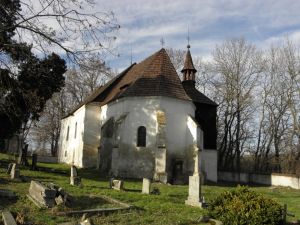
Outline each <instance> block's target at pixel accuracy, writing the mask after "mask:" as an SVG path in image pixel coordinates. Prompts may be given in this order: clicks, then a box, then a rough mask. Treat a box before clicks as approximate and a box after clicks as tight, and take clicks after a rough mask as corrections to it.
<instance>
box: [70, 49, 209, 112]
mask: <svg viewBox="0 0 300 225" xmlns="http://www.w3.org/2000/svg"><path fill="white" fill-rule="evenodd" d="M188 52H189V51H188ZM187 57H191V55H190V54H189V56H187ZM191 62H192V61H191ZM189 66H190V65H189ZM192 66H193V65H192ZM131 96H132V97H133V96H167V97H171V98H177V99H182V100H188V101H194V99H195V100H199V98H198V97H197V98H195V96H198V95H197V94H196V92H195V91H193V94H192V95H191V93H187V92H186V91H185V90H184V87H183V85H182V83H181V80H180V79H179V76H178V74H177V72H176V70H175V68H174V66H173V64H172V62H171V60H170V58H169V56H168V54H167V52H166V50H165V49H164V48H162V49H160V50H159V51H158V52H156V53H154V54H153V55H151V56H150V57H148V58H146V59H145V60H143V61H142V62H140V63H138V64H133V65H131V66H129V67H128V68H127V69H125V70H124V71H123V72H122V73H120V74H119V75H118V76H116V77H115V78H113V79H112V80H111V81H109V82H108V83H107V84H106V85H104V86H102V87H100V88H98V89H97V90H95V91H94V92H93V93H92V94H91V95H90V96H88V97H87V98H86V99H85V100H84V101H83V102H82V103H81V104H79V105H78V106H77V107H75V109H73V110H72V111H71V112H70V113H69V114H68V115H67V116H69V115H71V114H73V113H74V112H75V111H76V110H77V109H79V108H80V107H81V106H83V105H85V104H87V103H90V102H99V105H100V106H101V105H105V104H107V103H108V102H111V101H114V100H116V99H119V98H122V97H131ZM206 98H207V97H206Z"/></svg>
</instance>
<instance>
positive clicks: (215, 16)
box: [94, 0, 300, 70]
mask: <svg viewBox="0 0 300 225" xmlns="http://www.w3.org/2000/svg"><path fill="white" fill-rule="evenodd" d="M95 3H96V5H95V6H94V9H95V10H96V11H102V12H103V11H106V12H107V11H113V12H114V14H115V17H116V19H117V21H118V23H119V24H120V26H121V28H120V30H119V31H117V32H116V37H117V39H116V41H115V42H114V44H113V46H114V48H115V50H116V52H117V53H118V54H119V56H118V57H116V56H113V55H109V56H108V57H107V59H106V61H107V63H108V65H109V66H110V67H111V68H113V69H117V70H122V69H124V68H126V67H127V66H129V65H130V61H131V49H132V59H133V62H140V61H141V60H143V59H144V58H146V57H148V56H149V55H151V54H153V53H154V52H156V51H158V50H159V49H160V48H161V47H162V44H161V39H162V38H163V39H164V46H163V47H164V48H175V49H182V50H185V49H186V46H187V37H188V30H189V37H190V45H191V53H192V55H193V56H195V57H196V56H197V57H202V58H203V59H204V60H205V59H208V60H209V59H210V58H211V52H212V51H213V49H214V48H215V46H216V45H218V44H221V43H222V42H223V41H225V40H226V39H231V38H239V37H244V38H245V39H247V41H249V42H250V43H253V44H256V45H257V46H258V48H261V49H264V48H267V47H269V46H270V45H271V44H272V43H273V44H280V43H281V42H282V41H283V40H284V39H285V38H286V37H287V36H288V37H289V39H291V40H292V41H295V42H298V41H300V13H299V11H300V1H299V0H260V1H258V0H257V1H256V0H249V1H243V0H198V1H197V0H194V1H190V0H180V1H175V0H173V1H170V0H139V1H138V0H95Z"/></svg>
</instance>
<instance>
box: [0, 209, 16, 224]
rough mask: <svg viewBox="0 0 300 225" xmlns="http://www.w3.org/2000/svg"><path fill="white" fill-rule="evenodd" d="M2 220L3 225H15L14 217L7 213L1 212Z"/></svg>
mask: <svg viewBox="0 0 300 225" xmlns="http://www.w3.org/2000/svg"><path fill="white" fill-rule="evenodd" d="M2 219H3V222H4V225H17V223H16V221H15V219H14V217H13V216H12V214H11V213H10V212H9V211H3V212H2Z"/></svg>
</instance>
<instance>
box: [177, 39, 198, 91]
mask: <svg viewBox="0 0 300 225" xmlns="http://www.w3.org/2000/svg"><path fill="white" fill-rule="evenodd" d="M190 48H191V46H190V45H189V44H188V46H187V53H186V56H185V60H184V66H183V69H182V70H181V72H182V74H183V78H182V83H187V82H188V83H192V84H193V85H195V83H196V81H195V76H196V72H197V70H196V69H195V67H194V63H193V59H192V56H191V52H190Z"/></svg>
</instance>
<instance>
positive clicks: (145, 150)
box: [100, 97, 217, 181]
mask: <svg viewBox="0 0 300 225" xmlns="http://www.w3.org/2000/svg"><path fill="white" fill-rule="evenodd" d="M159 111H162V112H164V113H165V117H166V149H167V160H170V159H183V160H185V159H187V158H189V160H187V161H185V164H187V162H188V161H191V159H193V155H192V154H193V152H192V151H193V150H194V148H193V146H194V145H195V144H196V145H203V141H199V140H198V139H199V137H200V136H203V135H200V134H199V131H198V130H199V128H198V129H197V124H195V122H194V121H192V119H191V117H194V114H195V106H194V104H193V103H192V102H190V101H182V100H178V99H173V98H168V97H131V98H123V99H120V100H118V101H115V102H113V103H110V104H108V105H105V106H103V107H102V108H101V116H100V121H101V124H104V123H105V122H106V121H107V120H108V119H110V118H112V117H114V119H118V118H119V117H120V116H122V115H125V114H126V115H127V116H126V118H125V120H124V121H123V123H122V126H121V128H122V130H121V131H120V137H119V138H120V145H119V158H120V160H121V161H122V162H119V163H118V164H119V168H120V170H124V171H125V170H126V171H127V172H128V175H130V174H132V173H137V172H139V173H140V174H141V177H142V176H144V175H145V174H146V175H149V176H150V174H147V173H146V172H145V170H150V172H151V170H153V169H154V161H155V160H154V157H155V151H156V149H157V145H156V144H157V132H158V123H157V112H159ZM139 126H145V127H146V129H147V138H146V143H147V144H146V147H136V142H137V129H138V127H139ZM202 158H203V161H206V158H207V160H209V162H208V163H206V164H205V167H204V170H207V171H206V174H207V178H208V179H209V180H212V181H217V155H216V151H210V150H207V151H206V150H204V154H203V157H202ZM167 163H170V162H167ZM192 168H193V166H192ZM184 169H185V170H191V167H190V166H189V165H184ZM208 170H211V171H208ZM143 171H144V172H145V173H144V172H143ZM191 172H192V171H191ZM121 175H122V174H121Z"/></svg>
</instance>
